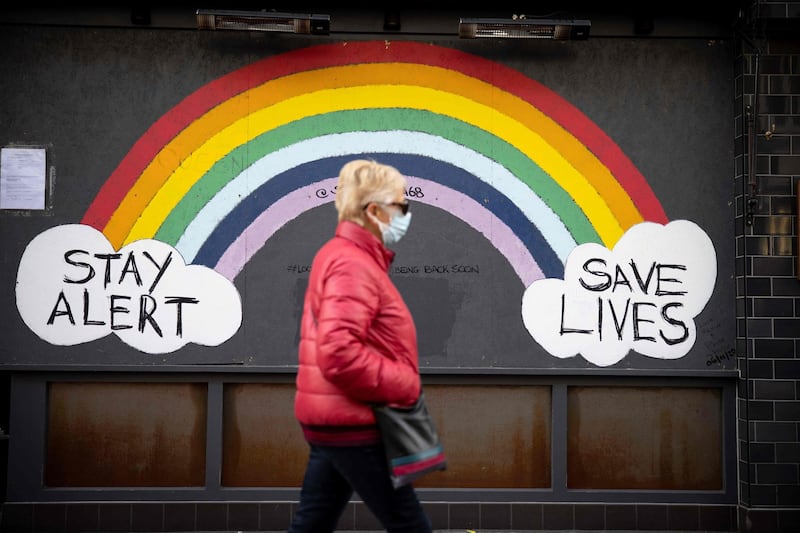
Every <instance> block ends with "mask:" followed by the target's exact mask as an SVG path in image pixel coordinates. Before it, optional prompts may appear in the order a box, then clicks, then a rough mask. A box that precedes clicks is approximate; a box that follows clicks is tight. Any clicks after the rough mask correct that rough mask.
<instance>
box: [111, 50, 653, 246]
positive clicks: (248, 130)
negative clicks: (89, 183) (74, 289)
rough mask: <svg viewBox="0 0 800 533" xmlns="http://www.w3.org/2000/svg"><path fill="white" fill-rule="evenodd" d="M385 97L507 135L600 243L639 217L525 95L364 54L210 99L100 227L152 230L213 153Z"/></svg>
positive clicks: (388, 102) (118, 238) (125, 234)
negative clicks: (357, 60)
mask: <svg viewBox="0 0 800 533" xmlns="http://www.w3.org/2000/svg"><path fill="white" fill-rule="evenodd" d="M399 72H401V73H402V78H403V79H413V80H414V83H413V85H399V84H397V83H396V81H397V79H398V73H399ZM392 107H407V108H413V109H425V110H429V111H431V112H434V113H439V114H443V115H448V116H451V117H453V118H455V119H458V120H461V121H464V122H467V123H469V124H472V125H474V126H476V127H478V128H480V129H483V130H485V131H488V132H491V133H493V134H494V135H496V136H497V137H498V138H500V139H503V140H505V141H507V142H509V143H510V144H512V145H514V146H515V147H517V148H518V149H519V150H520V151H521V152H523V153H525V154H526V155H527V156H528V157H530V159H531V160H532V161H535V162H536V163H537V164H538V165H539V166H540V167H541V168H542V169H543V170H544V171H545V172H547V173H548V174H549V175H550V176H551V177H552V178H553V180H555V181H556V182H557V183H558V184H559V185H560V186H561V187H562V188H563V189H564V190H565V191H566V192H567V193H568V194H569V195H570V196H571V197H572V198H573V199H574V200H575V202H576V203H577V204H578V205H579V207H580V208H581V209H582V211H583V212H584V213H585V214H586V215H587V217H588V218H589V220H590V222H591V223H592V225H593V226H594V227H595V229H596V231H597V233H598V234H599V235H600V237H601V239H602V240H603V242H604V243H606V245H611V244H613V243H615V242H616V241H617V240H618V239H619V237H620V236H621V234H622V232H623V231H624V230H625V229H627V228H628V227H630V226H631V225H633V224H635V223H638V222H640V221H641V220H642V215H641V214H640V213H639V211H638V210H637V208H636V206H635V205H634V204H633V202H632V200H631V198H630V196H628V194H627V193H626V192H625V190H624V189H623V188H622V187H621V185H620V184H619V183H618V182H617V181H616V179H615V178H614V177H613V175H612V174H611V172H610V171H609V170H608V168H607V167H606V166H605V165H603V164H602V163H601V162H600V160H599V159H598V158H597V157H595V156H594V154H592V153H591V152H590V151H589V150H588V149H587V148H586V146H584V145H583V144H582V143H581V142H579V141H578V140H577V139H576V138H575V137H574V136H572V135H571V134H570V133H569V132H567V131H566V130H565V129H563V128H562V127H561V126H560V125H559V124H557V123H556V122H554V121H553V120H552V119H550V118H549V117H547V116H546V115H544V114H543V113H542V112H541V111H539V110H538V109H537V108H536V107H534V106H533V105H531V104H530V103H528V102H526V101H524V100H522V99H520V98H519V97H517V96H515V95H513V94H511V93H508V92H506V91H502V90H500V89H498V88H497V87H495V86H493V85H490V84H487V83H485V82H483V81H481V80H479V79H476V78H473V77H470V76H467V75H464V74H463V73H460V72H456V71H452V70H449V69H444V68H441V67H433V66H428V65H420V64H415V63H366V64H356V65H346V66H336V67H328V68H323V69H317V70H311V71H305V72H300V73H297V74H292V75H288V76H285V77H282V78H277V79H274V80H271V81H268V82H266V83H264V84H262V85H259V86H257V87H254V88H252V89H250V90H247V91H244V92H242V93H240V94H238V95H236V96H234V97H231V98H230V99H228V100H226V101H224V102H222V103H221V104H220V105H219V106H217V107H215V108H213V109H211V110H210V111H209V112H208V113H206V114H204V115H202V116H201V117H199V118H198V119H197V120H195V121H193V122H192V123H190V124H189V125H188V126H187V127H186V128H185V129H184V130H183V131H181V132H180V133H179V134H178V135H177V136H176V137H175V138H174V139H172V140H171V141H170V142H169V143H167V144H166V145H165V146H164V147H163V148H162V149H161V150H160V152H159V153H158V155H157V156H156V157H155V158H153V160H152V161H151V162H150V164H149V165H148V166H147V167H146V168H145V170H144V172H143V173H142V174H141V176H140V177H139V179H138V180H137V181H136V183H135V185H134V186H133V187H131V189H130V190H129V191H128V193H127V195H126V196H125V198H124V199H123V201H122V202H121V203H120V205H119V207H118V209H117V210H116V211H115V212H114V213H113V215H112V217H111V218H110V220H109V222H108V224H107V226H106V227H105V229H104V233H105V234H106V235H107V236H108V238H109V240H110V241H111V242H112V243H113V244H114V245H115V246H120V245H121V244H126V243H128V242H131V241H133V240H136V239H139V238H145V237H152V236H153V235H154V234H155V233H156V232H157V231H158V228H159V227H160V225H161V224H162V223H163V221H164V220H165V218H166V217H167V216H168V214H169V213H170V211H171V210H172V209H173V208H174V207H175V206H176V205H177V203H178V202H179V201H180V199H181V198H182V197H183V196H184V195H185V194H186V193H187V192H188V191H189V190H190V189H191V187H192V185H194V183H196V182H197V181H198V180H199V179H200V178H202V176H203V175H204V174H205V173H206V172H207V171H208V170H209V169H210V168H211V167H212V166H213V164H214V163H215V162H216V161H217V160H219V159H220V158H222V157H223V156H224V155H226V154H227V153H229V152H230V151H232V150H233V149H235V148H236V147H237V146H240V145H243V144H246V143H247V142H249V141H251V140H252V139H254V138H255V137H256V136H258V135H260V134H262V133H264V132H266V131H269V130H271V129H273V128H276V127H279V126H281V125H284V124H287V123H290V122H292V121H295V120H300V119H302V118H304V117H307V116H311V115H315V114H323V113H329V112H333V111H338V110H347V109H369V108H392Z"/></svg>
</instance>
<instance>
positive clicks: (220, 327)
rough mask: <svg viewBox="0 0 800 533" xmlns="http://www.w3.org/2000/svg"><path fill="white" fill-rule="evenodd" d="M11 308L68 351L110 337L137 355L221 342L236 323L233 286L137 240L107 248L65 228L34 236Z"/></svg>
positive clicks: (94, 237)
mask: <svg viewBox="0 0 800 533" xmlns="http://www.w3.org/2000/svg"><path fill="white" fill-rule="evenodd" d="M16 297H17V309H18V310H19V313H20V315H21V316H22V319H23V320H24V321H25V324H27V325H28V327H29V328H30V329H31V330H32V331H33V332H34V333H36V334H37V335H38V336H39V337H41V338H42V339H44V340H45V341H47V342H49V343H51V344H56V345H61V346H71V345H75V344H80V343H85V342H89V341H92V340H95V339H99V338H101V337H104V336H106V335H108V334H109V333H114V334H115V335H117V336H118V337H119V338H120V339H122V340H123V341H124V342H125V343H127V344H129V345H130V346H132V347H133V348H136V349H138V350H140V351H142V352H147V353H152V354H157V353H169V352H174V351H175V350H177V349H179V348H181V347H183V346H184V345H186V344H187V343H190V342H193V343H196V344H202V345H206V346H217V345H219V344H222V343H223V342H225V341H226V340H228V339H229V338H231V337H232V336H233V335H234V333H236V331H237V330H238V329H239V326H241V323H242V303H241V299H240V297H239V293H238V291H237V290H236V287H235V286H234V285H233V283H231V282H230V281H229V280H227V279H226V278H224V277H223V276H222V275H220V274H218V273H217V272H215V271H214V270H212V269H210V268H207V267H205V266H200V265H186V264H185V263H184V260H183V257H182V256H181V255H180V253H178V252H177V250H175V249H174V248H173V247H172V246H170V245H168V244H165V243H163V242H161V241H156V240H152V239H142V240H139V241H135V242H133V243H130V244H128V245H126V246H124V247H123V248H122V249H121V250H119V251H118V252H117V251H115V250H114V248H113V246H112V245H111V243H109V242H108V240H107V239H106V237H105V235H103V234H102V233H101V232H99V231H97V230H96V229H94V228H92V227H91V226H86V225H82V224H67V225H63V226H57V227H54V228H51V229H48V230H46V231H44V232H42V233H41V234H39V235H38V236H36V238H34V239H33V240H32V241H31V242H30V243H29V244H28V246H27V248H26V249H25V252H24V253H23V254H22V258H21V260H20V264H19V270H18V271H17V287H16Z"/></svg>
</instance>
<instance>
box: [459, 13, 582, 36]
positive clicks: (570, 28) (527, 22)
mask: <svg viewBox="0 0 800 533" xmlns="http://www.w3.org/2000/svg"><path fill="white" fill-rule="evenodd" d="M591 26H592V23H591V21H589V20H577V19H538V18H512V19H501V18H461V19H460V20H459V22H458V36H459V37H461V38H462V39H551V40H554V41H576V40H578V41H580V40H586V39H588V38H589V29H590V28H591Z"/></svg>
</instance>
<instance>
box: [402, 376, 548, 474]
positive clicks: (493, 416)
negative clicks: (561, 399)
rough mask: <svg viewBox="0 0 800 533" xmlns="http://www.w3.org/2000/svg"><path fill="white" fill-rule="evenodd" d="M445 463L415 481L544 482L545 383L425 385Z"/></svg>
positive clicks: (546, 464)
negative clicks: (441, 442)
mask: <svg viewBox="0 0 800 533" xmlns="http://www.w3.org/2000/svg"><path fill="white" fill-rule="evenodd" d="M425 396H426V398H427V400H428V409H429V410H430V411H431V414H432V415H433V417H434V419H435V421H436V423H437V426H438V429H439V433H440V436H441V438H442V441H443V443H444V447H445V453H446V454H447V458H448V468H447V470H445V471H443V472H436V473H433V474H430V475H428V476H425V477H424V478H423V479H422V480H420V481H419V482H417V483H415V485H416V486H418V487H444V488H514V489H517V488H519V489H522V488H547V487H550V483H551V481H550V478H551V476H550V437H551V415H550V413H551V408H550V406H551V390H550V387H549V386H509V385H487V386H477V385H458V386H455V385H426V387H425Z"/></svg>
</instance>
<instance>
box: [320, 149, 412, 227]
mask: <svg viewBox="0 0 800 533" xmlns="http://www.w3.org/2000/svg"><path fill="white" fill-rule="evenodd" d="M405 188H406V178H405V176H403V175H402V174H400V171H398V170H397V169H396V168H394V167H392V166H389V165H383V164H381V163H378V162H377V161H372V160H367V159H356V160H354V161H350V162H349V163H347V164H345V165H344V166H343V167H342V169H341V170H340V171H339V181H338V183H337V185H336V201H335V205H336V210H337V211H338V212H339V221H342V220H351V221H353V222H355V223H356V224H359V225H362V226H363V225H364V222H363V216H364V208H365V207H366V206H367V204H368V203H370V202H392V201H393V200H394V195H395V194H396V192H397V190H398V189H405Z"/></svg>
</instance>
